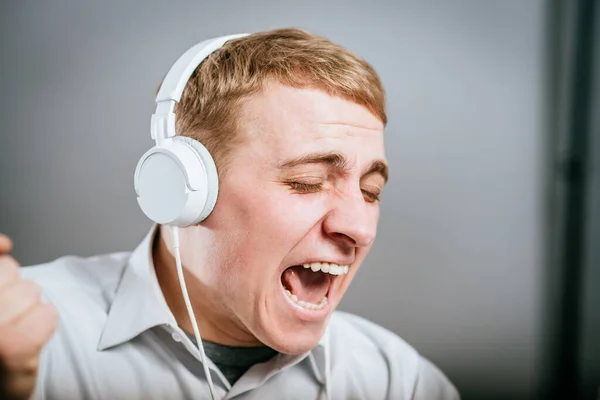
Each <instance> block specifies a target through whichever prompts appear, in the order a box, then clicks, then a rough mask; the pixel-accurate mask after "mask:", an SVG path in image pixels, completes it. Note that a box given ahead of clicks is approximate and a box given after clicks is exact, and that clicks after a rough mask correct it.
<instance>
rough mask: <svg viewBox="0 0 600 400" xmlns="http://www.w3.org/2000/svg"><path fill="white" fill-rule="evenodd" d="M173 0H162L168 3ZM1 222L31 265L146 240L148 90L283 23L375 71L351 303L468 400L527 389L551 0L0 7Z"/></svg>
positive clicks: (538, 347)
mask: <svg viewBox="0 0 600 400" xmlns="http://www.w3.org/2000/svg"><path fill="white" fill-rule="evenodd" d="M167 3H168V4H167ZM1 7H2V8H1V9H0V19H1V20H0V22H1V23H0V40H1V41H2V62H1V64H0V77H1V79H0V90H1V93H2V104H1V107H0V118H1V121H2V127H1V128H0V129H1V131H0V132H1V142H0V231H3V232H5V233H7V234H9V235H10V236H12V238H13V239H14V241H15V244H16V248H15V250H14V255H15V257H17V258H18V260H19V261H20V262H21V263H22V264H24V265H28V264H35V263H40V262H43V261H48V260H51V259H53V258H56V257H58V256H61V255H64V254H79V255H92V254H96V253H102V252H111V251H118V250H128V249H132V248H133V247H135V246H136V244H137V243H138V241H139V240H140V239H141V238H142V236H143V235H144V234H145V233H146V231H147V229H148V228H149V226H150V223H149V222H148V221H147V220H146V219H145V217H144V216H143V215H142V213H141V212H140V211H139V209H138V206H137V203H136V201H135V197H134V193H133V187H132V182H133V181H132V175H133V169H134V167H135V164H136V162H137V159H138V157H139V156H140V155H141V154H142V153H143V152H144V151H145V150H146V149H147V148H149V147H150V146H151V145H152V142H151V140H150V137H149V119H150V115H151V113H152V111H153V95H154V92H155V90H156V88H157V85H158V84H159V82H160V79H161V78H162V77H163V76H164V74H165V73H166V71H167V70H168V68H169V67H170V65H171V63H172V62H173V61H174V60H175V59H176V58H177V57H178V56H179V55H180V54H181V53H182V52H183V51H185V50H186V49H187V48H188V47H190V46H191V45H193V44H195V43H196V42H199V41H201V40H203V39H205V38H207V37H213V36H218V35H222V34H229V33H235V32H243V31H248V32H250V31H257V30H264V29H269V28H274V27H281V26H297V27H302V28H305V29H307V30H310V31H313V32H315V33H319V34H323V35H325V36H328V37H329V38H331V39H332V40H334V41H336V42H338V43H340V44H342V45H345V46H346V47H348V48H350V49H351V50H353V51H355V52H357V53H358V54H360V55H361V56H363V57H364V58H366V59H367V60H368V61H369V62H371V63H372V64H373V65H374V67H375V68H376V69H377V70H378V72H379V73H380V75H381V77H382V79H383V81H384V84H385V86H386V89H387V92H388V95H389V117H390V123H389V126H388V129H387V131H386V144H387V155H388V158H389V161H390V166H391V176H390V182H389V186H388V187H387V189H386V191H385V193H384V197H383V204H382V220H381V224H380V230H379V237H378V240H377V242H376V245H375V247H374V249H373V251H372V253H371V255H370V256H369V258H368V260H367V262H366V263H365V265H364V266H363V269H362V270H361V272H360V273H359V275H358V277H357V278H356V280H355V283H354V284H353V286H352V288H351V289H350V291H349V292H348V294H347V297H346V298H345V299H344V301H343V303H342V305H341V308H342V309H344V310H349V311H352V312H355V313H357V314H360V315H363V316H366V317H368V318H370V319H372V320H374V321H376V322H378V323H380V324H382V325H383V326H385V327H387V328H389V329H391V330H393V331H395V332H397V333H398V334H400V335H401V336H402V337H403V338H405V339H406V340H407V341H408V342H410V343H411V344H412V345H413V346H415V347H416V348H417V349H418V350H419V351H420V352H421V353H422V354H424V355H425V356H427V357H429V358H430V359H431V360H433V361H434V362H435V363H436V364H437V365H439V366H440V367H441V368H442V369H443V370H444V371H445V372H446V374H447V375H448V376H449V377H450V379H451V380H453V381H454V382H455V384H456V385H457V386H458V387H459V389H460V390H461V392H462V393H463V397H464V398H465V399H466V398H487V399H489V398H492V397H496V398H511V399H517V398H531V397H532V396H533V395H534V393H535V389H536V387H537V385H538V384H539V382H540V379H541V372H540V371H541V364H542V362H543V357H542V356H543V354H542V353H543V349H544V348H545V346H546V344H545V343H546V341H547V339H548V332H546V331H545V330H544V327H545V325H544V318H543V316H544V313H543V311H544V299H545V298H546V293H545V286H544V282H545V280H546V276H545V269H544V254H545V253H544V231H545V223H546V222H545V219H544V218H545V210H544V204H545V203H544V201H545V200H544V195H545V192H544V191H545V179H546V174H547V170H546V169H545V165H546V162H545V154H546V153H545V152H546V149H547V146H548V143H547V138H548V135H547V126H546V125H547V123H546V114H545V104H546V103H545V96H546V95H547V85H546V82H547V78H548V77H547V65H546V61H547V59H548V54H547V49H548V46H547V43H546V37H547V28H548V27H547V19H546V12H547V8H548V3H547V2H545V1H542V0H530V1H518V0H513V1H492V0H489V1H477V0H472V1H441V0H440V1H427V2H417V1H414V2H408V1H405V2H400V1H393V0H389V1H378V2H377V1H375V2H367V1H356V0H354V1H341V0H339V1H293V2H292V1H279V0H262V1H252V2H248V1H221V2H217V1H213V2H200V1H196V2H182V1H179V2H177V1H171V2H165V1H161V2H159V1H141V0H137V1H128V2H123V3H121V2H116V1H112V2H102V4H100V2H84V1H78V0H69V1H53V2H49V1H43V2H42V1H39V2H31V1H29V2H28V1H19V2H16V1H15V2H2V6H1Z"/></svg>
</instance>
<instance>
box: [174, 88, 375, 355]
mask: <svg viewBox="0 0 600 400" xmlns="http://www.w3.org/2000/svg"><path fill="white" fill-rule="evenodd" d="M240 130H241V134H242V135H243V136H244V137H245V140H244V142H243V143H242V144H240V145H239V147H237V148H236V149H235V150H234V154H233V159H232V162H231V164H230V166H229V170H228V172H227V174H226V176H225V178H224V179H223V180H222V181H221V182H220V190H219V197H218V200H217V204H216V206H215V209H214V210H213V212H212V214H211V215H210V216H209V218H208V219H207V220H206V221H204V222H203V223H202V224H200V225H199V226H195V227H190V228H187V229H184V230H183V231H182V235H183V236H182V238H183V240H184V242H182V252H183V253H184V254H183V257H184V263H185V264H186V265H187V267H188V268H190V269H191V270H192V271H193V273H194V275H196V277H197V278H198V279H199V280H200V281H201V282H202V283H203V285H202V286H203V287H204V289H203V290H205V291H209V292H210V293H204V295H206V296H207V297H209V298H210V301H209V303H210V304H211V309H212V310H213V312H216V311H215V310H217V311H218V313H219V315H220V318H221V319H222V321H227V322H226V323H224V324H225V325H226V326H224V327H222V329H227V330H228V331H229V333H230V334H232V335H234V336H236V335H237V336H238V337H240V338H241V337H244V335H246V337H248V338H255V340H256V339H257V340H258V341H260V342H262V343H264V344H266V345H268V346H270V347H272V348H274V349H276V350H278V351H280V352H283V353H288V354H299V353H302V352H304V351H307V350H309V349H311V348H313V347H314V346H315V345H316V344H317V343H318V341H319V339H320V337H321V336H322V334H323V332H324V329H325V326H326V323H327V321H328V319H329V317H330V315H331V313H332V311H333V310H334V309H335V307H336V306H337V305H338V303H339V302H340V300H341V298H342V296H343V294H344V292H345V291H346V289H347V288H348V285H349V284H350V282H351V281H352V279H353V278H354V276H355V275H356V272H357V271H358V268H359V267H360V265H361V263H362V261H363V260H364V258H365V256H366V255H367V253H368V252H369V250H370V248H371V245H372V244H373V240H374V239H375V234H376V230H377V222H378V219H379V203H378V201H377V197H378V195H379V194H380V192H381V190H382V188H383V185H384V183H385V177H384V176H387V168H386V164H385V154H384V144H383V124H382V122H381V121H380V120H379V119H378V118H376V117H375V116H374V115H373V114H371V113H370V112H369V111H368V110H367V109H365V108H364V107H362V106H359V105H357V104H355V103H352V102H349V101H346V100H342V99H340V98H335V97H330V96H328V95H327V94H326V93H324V92H322V91H318V90H312V89H294V88H290V87H286V86H282V85H277V84H270V85H269V86H268V87H267V89H266V90H265V91H264V92H263V93H260V94H257V95H255V96H253V97H252V98H251V99H250V100H249V101H248V102H247V103H246V105H245V106H244V109H243V112H242V119H241V126H240ZM316 263H327V264H316ZM307 267H308V268H307ZM319 267H320V269H319ZM314 269H317V271H314ZM323 270H325V271H328V272H324V271H323ZM201 296H202V295H201ZM231 331H236V332H231ZM248 342H251V340H248Z"/></svg>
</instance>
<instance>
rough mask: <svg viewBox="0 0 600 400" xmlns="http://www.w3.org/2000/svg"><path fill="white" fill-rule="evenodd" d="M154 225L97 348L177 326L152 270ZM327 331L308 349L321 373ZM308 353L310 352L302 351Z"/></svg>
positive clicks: (129, 265) (130, 263)
mask: <svg viewBox="0 0 600 400" xmlns="http://www.w3.org/2000/svg"><path fill="white" fill-rule="evenodd" d="M158 227H159V225H158V224H154V225H153V226H152V228H151V229H150V232H148V234H147V235H146V237H145V238H144V239H143V240H142V242H141V243H140V244H139V245H138V246H137V248H136V249H135V250H134V251H133V253H131V256H130V258H129V261H128V263H127V265H126V267H125V271H124V273H123V277H122V278H121V281H120V282H119V285H118V287H117V291H116V293H115V297H114V299H113V301H112V304H111V306H110V310H109V312H108V317H107V319H106V323H105V325H104V328H103V330H102V333H101V334H100V340H99V342H98V350H99V351H103V350H106V349H108V348H110V347H114V346H117V345H119V344H122V343H125V342H127V341H129V340H131V339H133V338H135V337H136V336H138V335H139V334H141V333H142V332H144V331H146V330H148V329H150V328H153V327H155V326H159V325H171V326H177V321H176V319H175V317H174V316H173V313H172V312H171V310H170V309H169V306H168V305H167V302H166V300H165V298H164V296H163V294H162V290H161V288H160V285H159V283H158V279H157V277H156V271H155V270H154V262H153V259H152V248H153V243H154V239H155V236H156V234H157V233H158V232H159V229H158ZM328 331H329V329H327V330H326V331H325V334H324V335H323V336H322V337H321V339H320V340H319V343H318V344H317V346H316V347H315V348H314V349H313V350H312V353H313V355H314V356H315V358H316V361H317V364H318V365H319V369H320V370H321V371H320V372H321V373H323V374H324V373H325V371H323V370H322V368H323V366H324V364H325V360H326V358H327V344H328V335H329V333H328ZM309 353H311V352H308V353H306V355H308V354H309ZM306 355H305V356H306ZM305 356H304V357H305ZM304 357H301V358H304Z"/></svg>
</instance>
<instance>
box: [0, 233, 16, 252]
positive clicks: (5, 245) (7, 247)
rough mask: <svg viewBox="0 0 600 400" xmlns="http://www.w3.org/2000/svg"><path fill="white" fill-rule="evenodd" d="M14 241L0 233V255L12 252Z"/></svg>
mask: <svg viewBox="0 0 600 400" xmlns="http://www.w3.org/2000/svg"><path fill="white" fill-rule="evenodd" d="M12 246H13V245H12V240H10V238H9V237H8V236H6V235H4V234H2V233H0V254H4V253H8V252H9V251H11V250H12Z"/></svg>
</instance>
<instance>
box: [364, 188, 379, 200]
mask: <svg viewBox="0 0 600 400" xmlns="http://www.w3.org/2000/svg"><path fill="white" fill-rule="evenodd" d="M362 193H363V196H364V197H365V200H366V201H368V202H369V203H375V202H381V199H380V198H379V193H374V192H369V191H368V190H364V189H363V190H362Z"/></svg>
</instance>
